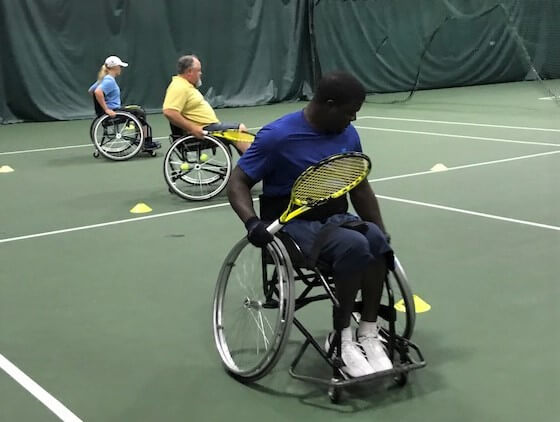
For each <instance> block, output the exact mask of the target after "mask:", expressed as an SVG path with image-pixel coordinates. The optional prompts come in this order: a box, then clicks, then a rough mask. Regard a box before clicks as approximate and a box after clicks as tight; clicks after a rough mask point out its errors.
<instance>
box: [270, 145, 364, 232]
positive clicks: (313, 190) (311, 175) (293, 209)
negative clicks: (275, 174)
mask: <svg viewBox="0 0 560 422" xmlns="http://www.w3.org/2000/svg"><path fill="white" fill-rule="evenodd" d="M370 170H371V161H370V159H369V157H368V156H367V155H365V154H362V153H360V152H345V153H342V154H334V155H331V156H329V157H327V158H324V159H323V160H321V161H319V162H318V163H317V164H314V165H312V166H311V167H309V168H308V169H307V170H305V171H304V172H303V173H302V174H300V176H299V177H298V178H297V179H296V181H295V182H294V185H293V187H292V193H291V195H290V204H289V205H288V208H287V209H286V211H284V213H283V214H282V215H281V216H280V218H279V219H278V220H276V221H275V222H273V223H272V224H271V225H269V226H268V227H267V228H266V229H267V230H268V232H269V233H271V234H274V233H276V232H277V231H278V230H280V229H281V228H282V226H283V225H284V224H286V223H287V222H288V221H290V220H292V219H293V218H295V217H297V216H299V215H301V214H303V213H304V212H306V211H309V210H310V209H312V208H316V207H319V206H321V205H323V204H324V203H325V202H327V201H328V200H330V199H336V198H339V197H341V196H343V195H345V194H346V193H347V192H350V191H351V190H352V189H354V188H355V187H356V186H358V185H359V184H360V182H362V181H363V180H364V179H365V178H366V177H367V176H368V174H369V172H370Z"/></svg>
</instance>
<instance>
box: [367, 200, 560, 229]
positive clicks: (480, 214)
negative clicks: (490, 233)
mask: <svg viewBox="0 0 560 422" xmlns="http://www.w3.org/2000/svg"><path fill="white" fill-rule="evenodd" d="M376 196H377V197H378V198H382V199H386V200H388V201H395V202H402V203H405V204H411V205H419V206H422V207H428V208H436V209H440V210H444V211H451V212H458V213H460V214H467V215H474V216H476V217H483V218H490V219H492V220H500V221H507V222H508V223H516V224H523V225H526V226H532V227H539V228H541V229H549V230H556V231H560V226H552V225H550V224H542V223H535V222H534V221H527V220H518V219H516V218H509V217H502V216H499V215H494V214H486V213H483V212H478V211H470V210H465V209H462V208H454V207H447V206H444V205H438V204H431V203H428V202H420V201H412V200H410V199H404V198H395V197H393V196H385V195H376Z"/></svg>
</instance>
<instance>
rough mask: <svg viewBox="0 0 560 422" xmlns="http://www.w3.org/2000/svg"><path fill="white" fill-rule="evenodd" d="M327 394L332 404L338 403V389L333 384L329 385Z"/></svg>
mask: <svg viewBox="0 0 560 422" xmlns="http://www.w3.org/2000/svg"><path fill="white" fill-rule="evenodd" d="M328 395H329V399H331V403H332V404H338V403H340V389H338V388H336V387H335V386H334V385H331V386H330V387H329V391H328Z"/></svg>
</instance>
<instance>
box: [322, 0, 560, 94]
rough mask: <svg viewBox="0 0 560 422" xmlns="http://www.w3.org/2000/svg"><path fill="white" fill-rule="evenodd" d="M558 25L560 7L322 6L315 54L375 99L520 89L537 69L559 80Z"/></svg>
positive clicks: (488, 0)
mask: <svg viewBox="0 0 560 422" xmlns="http://www.w3.org/2000/svg"><path fill="white" fill-rule="evenodd" d="M559 19H560V2H558V1H545V0H516V1H502V2H497V1H495V0H493V1H492V0H415V1H408V0H356V1H335V0H322V1H320V2H319V4H318V5H317V6H316V7H315V32H316V34H317V37H316V46H317V51H318V56H319V62H320V65H321V69H322V71H323V72H325V71H329V70H334V69H347V70H351V71H352V72H353V73H354V74H355V75H356V76H357V77H359V79H360V80H361V81H362V82H363V83H364V84H365V85H366V87H367V89H368V91H370V92H399V91H409V90H411V89H412V88H417V89H426V88H440V87H451V86H463V85H474V84H484V83H496V82H508V81H518V80H522V79H524V78H525V77H526V76H527V74H528V70H529V63H530V62H531V61H532V62H534V64H535V66H536V67H537V68H538V69H537V70H538V71H539V73H541V74H543V75H545V76H546V77H554V76H555V77H560V59H559V57H558V56H559V53H558V49H557V48H556V47H554V45H555V44H558V42H560V30H559V29H558V28H559V27H560V25H559V24H558V22H559ZM356 51H359V52H360V53H359V54H356ZM416 83H417V86H415V84H416Z"/></svg>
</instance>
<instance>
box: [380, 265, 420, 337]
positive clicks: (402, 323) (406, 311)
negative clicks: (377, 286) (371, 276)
mask: <svg viewBox="0 0 560 422" xmlns="http://www.w3.org/2000/svg"><path fill="white" fill-rule="evenodd" d="M388 277H389V283H390V285H391V287H392V291H393V298H394V303H395V304H394V307H395V309H396V311H397V321H396V323H395V332H396V334H398V335H399V336H401V337H403V338H405V339H410V338H411V337H412V333H413V332H414V324H415V323H416V309H415V306H414V298H413V295H412V291H411V289H410V285H409V284H408V279H407V277H406V273H405V272H404V269H403V267H402V265H401V263H400V261H399V260H398V258H397V257H396V256H395V269H394V270H393V271H390V272H389V275H388ZM381 303H382V304H384V305H388V304H389V297H388V292H387V289H385V290H384V291H383V296H382V298H381ZM382 321H383V324H382V327H383V328H385V329H386V331H389V324H388V323H387V322H386V321H385V320H382Z"/></svg>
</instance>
